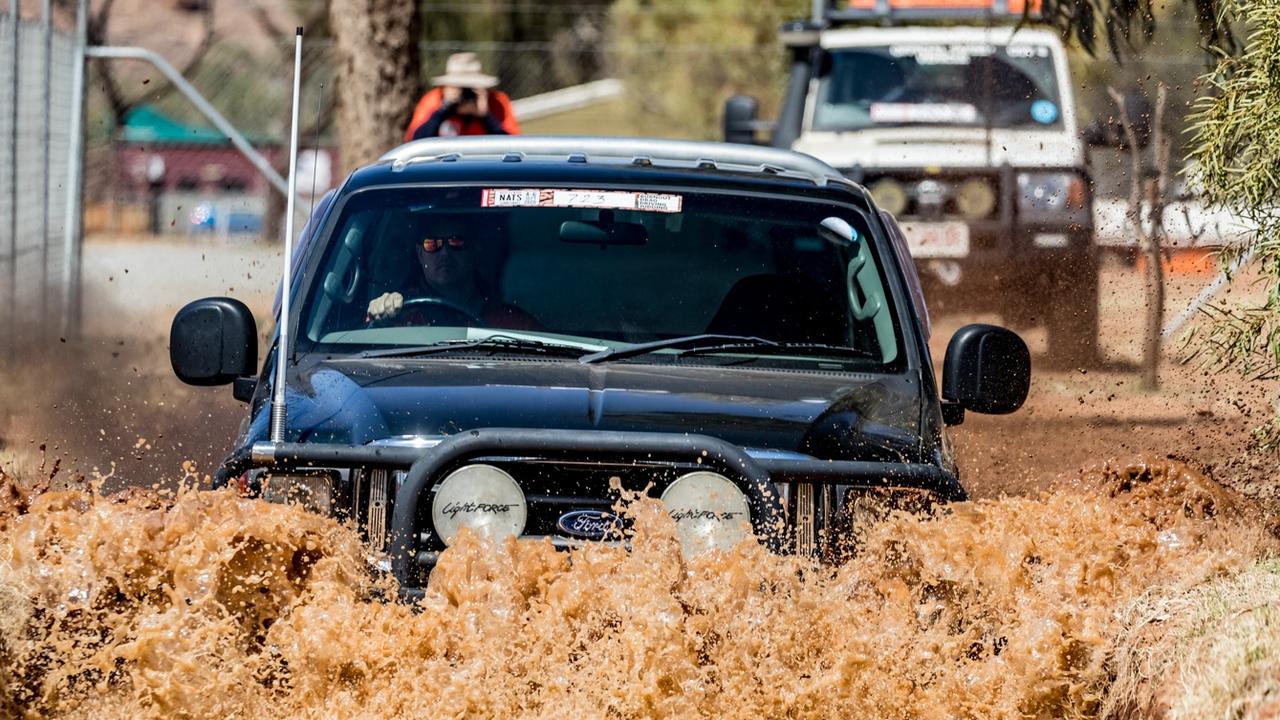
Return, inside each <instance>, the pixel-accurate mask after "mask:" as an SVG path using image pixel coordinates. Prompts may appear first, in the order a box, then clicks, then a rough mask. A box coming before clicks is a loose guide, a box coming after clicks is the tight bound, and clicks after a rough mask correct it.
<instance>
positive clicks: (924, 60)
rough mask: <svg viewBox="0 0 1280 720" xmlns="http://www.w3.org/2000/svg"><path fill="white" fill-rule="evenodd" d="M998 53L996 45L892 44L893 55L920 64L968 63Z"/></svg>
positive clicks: (890, 52) (891, 51)
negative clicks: (976, 58) (975, 58)
mask: <svg viewBox="0 0 1280 720" xmlns="http://www.w3.org/2000/svg"><path fill="white" fill-rule="evenodd" d="M995 53H996V48H995V46H994V45H985V44H979V45H891V46H889V54H890V55H892V56H893V57H896V58H900V57H909V58H911V59H912V60H915V61H916V62H917V63H918V64H920V65H968V64H969V61H970V60H971V59H972V58H974V57H988V56H991V55H994V54H995Z"/></svg>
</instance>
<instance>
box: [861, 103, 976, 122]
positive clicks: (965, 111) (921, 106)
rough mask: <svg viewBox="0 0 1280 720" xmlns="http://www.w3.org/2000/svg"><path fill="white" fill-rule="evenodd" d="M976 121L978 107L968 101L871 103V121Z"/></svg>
mask: <svg viewBox="0 0 1280 720" xmlns="http://www.w3.org/2000/svg"><path fill="white" fill-rule="evenodd" d="M977 121H978V109H977V108H975V107H974V106H972V105H970V104H968V103H872V104H871V122H874V123H931V124H937V125H945V124H954V125H963V124H970V123H975V122H977Z"/></svg>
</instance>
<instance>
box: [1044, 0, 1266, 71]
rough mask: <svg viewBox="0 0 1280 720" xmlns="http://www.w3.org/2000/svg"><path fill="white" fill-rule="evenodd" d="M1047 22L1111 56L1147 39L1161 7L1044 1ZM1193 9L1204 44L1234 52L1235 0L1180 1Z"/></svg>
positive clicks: (1139, 0)
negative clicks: (1102, 47) (1103, 45)
mask: <svg viewBox="0 0 1280 720" xmlns="http://www.w3.org/2000/svg"><path fill="white" fill-rule="evenodd" d="M1264 1H1265V0H1264ZM1045 2H1046V5H1045V10H1046V15H1047V16H1048V18H1049V22H1050V24H1052V25H1053V26H1054V27H1055V28H1057V29H1058V31H1059V32H1061V33H1062V36H1063V37H1064V38H1069V37H1074V38H1075V40H1076V41H1077V42H1078V43H1079V44H1080V46H1081V47H1082V48H1084V50H1085V51H1086V52H1088V53H1089V54H1090V55H1095V54H1097V44H1098V40H1099V37H1100V36H1101V38H1102V39H1103V40H1105V41H1106V43H1107V48H1108V50H1109V51H1110V52H1111V54H1112V55H1113V56H1115V57H1120V56H1121V55H1123V54H1124V52H1125V50H1128V49H1132V48H1134V47H1135V46H1136V45H1137V44H1139V43H1138V41H1142V42H1146V41H1149V40H1151V38H1152V36H1153V35H1154V34H1155V31H1156V26H1157V18H1158V16H1159V12H1158V11H1160V10H1161V9H1162V6H1163V5H1164V4H1165V3H1163V2H1161V1H1160V0H1045ZM1183 2H1185V3H1186V4H1187V5H1189V6H1191V7H1192V8H1194V10H1195V16H1196V25H1197V28H1198V29H1199V33H1200V39H1201V41H1202V42H1203V43H1204V44H1205V46H1206V47H1210V48H1218V49H1221V50H1225V51H1227V52H1234V51H1236V50H1237V49H1238V48H1237V46H1236V39H1235V36H1234V35H1233V34H1232V32H1231V20H1232V18H1231V14H1230V12H1228V11H1229V10H1230V8H1231V6H1232V4H1233V3H1235V2H1237V0H1183Z"/></svg>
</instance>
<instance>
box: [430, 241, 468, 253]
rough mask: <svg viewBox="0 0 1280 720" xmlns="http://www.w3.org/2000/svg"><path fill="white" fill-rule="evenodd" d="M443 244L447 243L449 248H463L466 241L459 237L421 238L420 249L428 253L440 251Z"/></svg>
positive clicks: (465, 246) (465, 245)
mask: <svg viewBox="0 0 1280 720" xmlns="http://www.w3.org/2000/svg"><path fill="white" fill-rule="evenodd" d="M445 245H448V246H449V249H450V250H465V249H466V248H467V241H466V239H464V238H460V237H451V238H422V249H423V250H425V251H426V252H429V253H433V252H440V251H441V250H443V249H444V246H445Z"/></svg>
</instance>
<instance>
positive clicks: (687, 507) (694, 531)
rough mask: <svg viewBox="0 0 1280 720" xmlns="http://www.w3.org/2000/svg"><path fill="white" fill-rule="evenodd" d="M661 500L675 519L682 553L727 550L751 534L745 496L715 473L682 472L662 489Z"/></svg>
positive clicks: (748, 510)
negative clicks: (683, 473)
mask: <svg viewBox="0 0 1280 720" xmlns="http://www.w3.org/2000/svg"><path fill="white" fill-rule="evenodd" d="M662 502H663V504H665V505H666V506H667V512H668V513H669V514H670V515H671V518H672V519H673V520H675V521H676V530H677V532H678V534H679V536H680V545H681V546H682V547H683V548H684V552H685V555H689V556H691V555H694V554H697V553H700V552H704V551H706V550H728V549H730V548H732V547H733V546H734V545H737V544H738V543H739V542H740V541H741V540H742V539H743V538H746V537H748V536H749V535H751V510H750V507H749V505H748V503H747V496H746V495H744V494H743V492H742V490H740V489H738V486H737V485H735V484H733V482H732V481H731V480H729V478H727V477H725V476H723V475H720V474H718V473H713V472H708V471H705V470H699V471H696V472H691V473H688V474H687V475H681V476H680V477H679V478H677V479H676V481H675V482H673V483H671V484H670V485H669V486H667V489H666V490H664V491H663V492H662Z"/></svg>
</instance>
